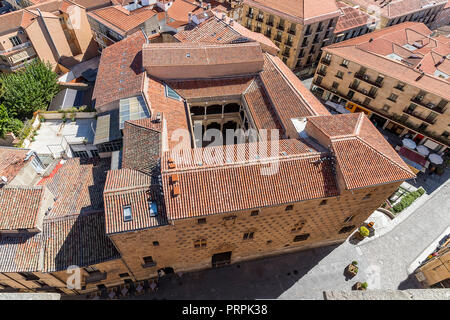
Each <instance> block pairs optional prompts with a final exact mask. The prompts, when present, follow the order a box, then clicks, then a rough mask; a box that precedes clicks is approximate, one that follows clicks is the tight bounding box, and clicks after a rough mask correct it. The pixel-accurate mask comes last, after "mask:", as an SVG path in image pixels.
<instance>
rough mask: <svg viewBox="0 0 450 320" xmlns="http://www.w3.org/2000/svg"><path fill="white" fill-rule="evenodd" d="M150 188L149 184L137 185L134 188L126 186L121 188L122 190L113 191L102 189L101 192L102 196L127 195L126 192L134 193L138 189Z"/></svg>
mask: <svg viewBox="0 0 450 320" xmlns="http://www.w3.org/2000/svg"><path fill="white" fill-rule="evenodd" d="M150 186H151V183H150V184H139V185H135V186H128V187H122V188H115V189H106V188H105V189H104V190H103V195H109V194H111V193H119V192H122V193H127V191H134V190H139V189H148V188H149V187H150Z"/></svg>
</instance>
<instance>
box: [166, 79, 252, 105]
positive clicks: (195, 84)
mask: <svg viewBox="0 0 450 320" xmlns="http://www.w3.org/2000/svg"><path fill="white" fill-rule="evenodd" d="M253 79H254V76H243V77H233V78H223V79H202V80H184V81H170V80H169V81H166V83H167V84H168V85H169V86H170V88H172V89H173V90H175V91H176V92H177V93H178V94H179V95H180V96H182V97H183V98H184V99H186V100H187V101H191V100H195V99H199V98H204V97H208V98H210V97H223V96H238V97H240V96H241V94H242V93H243V92H244V91H245V90H246V89H247V88H248V87H249V85H250V84H251V83H252V80H253Z"/></svg>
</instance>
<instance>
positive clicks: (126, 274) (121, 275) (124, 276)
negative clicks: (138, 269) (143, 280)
mask: <svg viewBox="0 0 450 320" xmlns="http://www.w3.org/2000/svg"><path fill="white" fill-rule="evenodd" d="M129 276H130V275H129V274H128V273H121V274H119V277H121V278H126V277H129Z"/></svg>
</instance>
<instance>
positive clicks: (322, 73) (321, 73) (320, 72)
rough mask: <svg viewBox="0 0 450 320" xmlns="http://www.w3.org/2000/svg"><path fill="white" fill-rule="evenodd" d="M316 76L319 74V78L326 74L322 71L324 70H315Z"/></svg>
mask: <svg viewBox="0 0 450 320" xmlns="http://www.w3.org/2000/svg"><path fill="white" fill-rule="evenodd" d="M317 74H320V75H321V76H324V77H325V76H326V75H327V72H326V71H324V70H321V69H319V70H317Z"/></svg>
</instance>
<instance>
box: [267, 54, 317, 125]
mask: <svg viewBox="0 0 450 320" xmlns="http://www.w3.org/2000/svg"><path fill="white" fill-rule="evenodd" d="M266 56H267V57H268V58H269V60H270V63H271V64H272V65H273V66H274V67H275V69H277V71H278V73H279V74H280V75H281V77H282V78H283V79H284V80H285V81H286V83H288V85H289V87H290V88H291V90H292V91H293V92H294V93H295V94H296V95H297V96H298V97H299V98H300V99H301V100H302V103H303V104H304V105H305V106H306V108H307V109H308V110H309V111H310V112H311V113H312V114H313V115H316V116H319V115H320V114H319V113H317V112H316V110H314V108H312V107H311V106H310V103H309V102H308V101H307V100H306V99H305V97H304V96H303V95H302V94H301V92H300V91H299V90H297V88H296V87H295V86H294V85H293V84H292V83H291V81H290V80H289V79H288V78H287V77H286V75H285V74H284V72H283V71H282V70H280V68H279V67H278V66H277V65H276V64H275V63H274V61H273V60H272V59H273V58H275V57H274V56H272V55H271V54H267V53H266ZM272 57H273V58H272Z"/></svg>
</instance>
